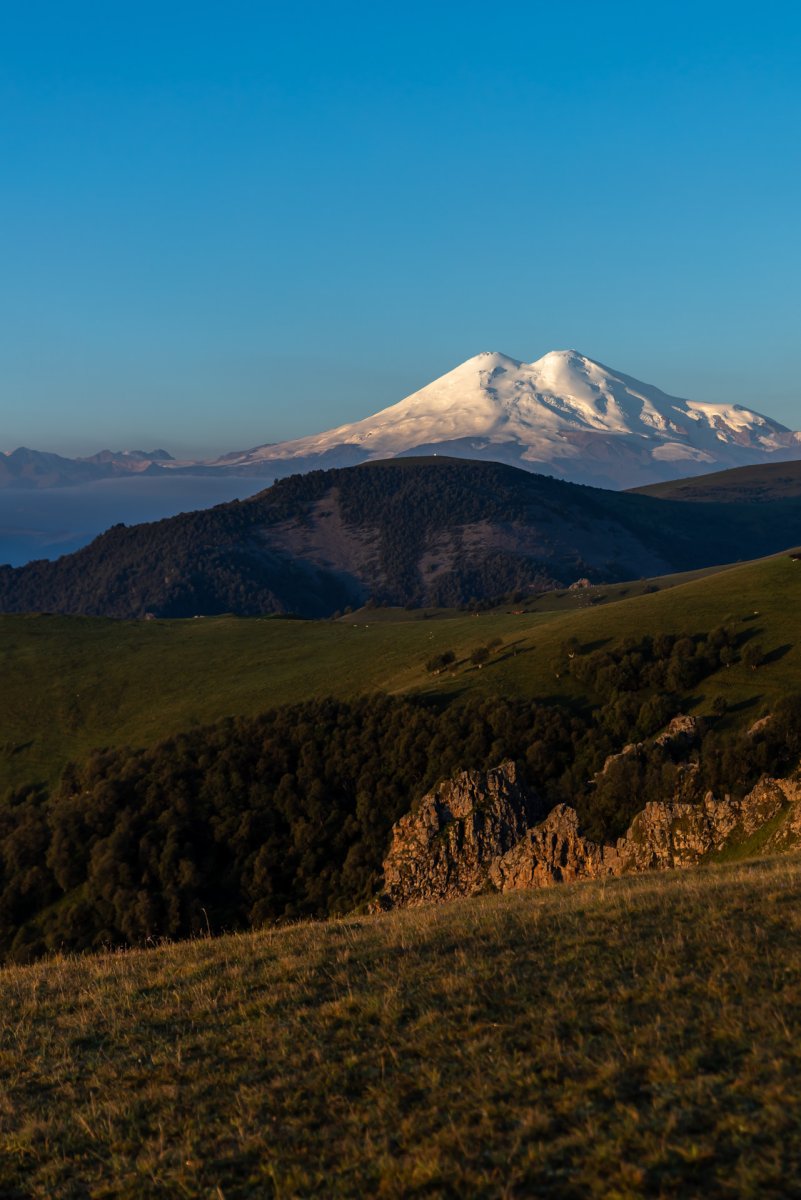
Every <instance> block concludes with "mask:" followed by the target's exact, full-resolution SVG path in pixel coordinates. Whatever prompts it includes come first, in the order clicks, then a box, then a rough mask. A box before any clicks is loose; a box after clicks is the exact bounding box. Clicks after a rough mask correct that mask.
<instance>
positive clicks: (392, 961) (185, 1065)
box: [0, 858, 801, 1200]
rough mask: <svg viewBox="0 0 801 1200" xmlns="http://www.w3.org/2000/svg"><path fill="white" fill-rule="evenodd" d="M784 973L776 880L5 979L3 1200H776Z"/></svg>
mask: <svg viewBox="0 0 801 1200" xmlns="http://www.w3.org/2000/svg"><path fill="white" fill-rule="evenodd" d="M800 948H801V865H799V861H798V859H797V858H793V859H785V860H783V861H776V860H774V861H772V862H764V863H759V864H750V865H744V866H736V867H731V866H729V867H725V868H716V869H711V870H710V869H707V870H701V871H693V872H688V873H682V874H679V875H656V876H644V877H641V878H639V879H635V880H620V881H617V882H614V883H612V884H585V885H576V886H574V887H569V888H555V889H551V890H549V891H546V892H535V893H531V892H529V893H517V894H514V895H510V896H500V897H486V898H481V899H477V900H471V901H462V902H457V903H454V904H450V905H442V906H438V907H434V908H427V909H416V910H411V911H401V912H397V913H391V914H389V915H386V916H381V917H373V918H364V917H359V918H351V919H348V920H344V921H342V920H339V921H332V922H328V923H324V924H303V925H298V926H295V927H292V928H288V929H281V930H265V931H263V932H260V933H256V934H248V935H241V936H238V937H226V938H221V939H219V940H206V939H203V940H201V941H194V942H187V943H182V944H178V945H167V946H161V947H159V948H157V949H152V950H147V951H138V952H134V953H128V954H114V955H103V956H101V957H97V958H83V959H65V958H55V959H53V960H52V961H49V962H45V963H42V964H39V965H36V966H32V967H11V968H6V969H5V970H0V1193H2V1194H3V1195H4V1196H9V1197H15V1196H19V1197H23V1196H47V1197H49V1198H51V1200H68V1198H70V1197H76V1196H84V1195H94V1196H111V1195H114V1196H131V1197H133V1196H154V1197H155V1196H165V1197H166V1196H186V1197H198V1198H199V1197H207V1196H225V1197H226V1200H249V1198H250V1197H253V1196H264V1197H279V1196H280V1197H294V1196H326V1197H332V1198H335V1197H342V1198H344V1197H352V1196H383V1197H387V1198H388V1200H392V1198H400V1197H407V1196H412V1195H419V1196H424V1195H425V1196H432V1197H433V1196H437V1197H446V1196H447V1197H450V1196H454V1197H455V1196H484V1197H499V1196H508V1197H523V1196H538V1197H548V1198H551V1200H562V1198H564V1197H576V1198H578V1197H595V1198H597V1200H606V1198H607V1197H610V1196H619V1197H632V1198H634V1197H640V1196H651V1197H665V1198H667V1197H671V1198H675V1200H679V1198H683V1197H688V1196H705V1197H715V1198H718V1197H720V1198H724V1197H732V1196H751V1197H760V1198H766V1200H784V1198H785V1197H787V1196H792V1195H795V1194H796V1185H795V1183H794V1182H793V1181H794V1180H796V1179H797V1178H798V1169H799V1153H798V1146H799V1139H801V949H800ZM3 1051H4V1053H3ZM45 1131H46V1133H45Z"/></svg>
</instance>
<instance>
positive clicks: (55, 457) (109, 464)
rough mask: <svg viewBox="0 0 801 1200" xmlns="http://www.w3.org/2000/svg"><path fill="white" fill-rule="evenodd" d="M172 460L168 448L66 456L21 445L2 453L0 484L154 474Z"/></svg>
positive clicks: (31, 484) (38, 484)
mask: <svg viewBox="0 0 801 1200" xmlns="http://www.w3.org/2000/svg"><path fill="white" fill-rule="evenodd" d="M171 462H174V459H173V458H172V455H170V454H168V453H167V451H166V450H100V451H99V452H98V453H97V454H92V455H90V456H89V457H87V458H66V457H65V456H64V455H61V454H50V453H48V452H47V451H44V450H30V449H28V447H27V446H19V447H17V449H16V450H12V451H10V452H7V453H0V488H8V487H18V488H48V487H69V486H70V485H75V484H81V483H93V482H94V481H95V480H98V479H114V478H119V477H122V476H125V475H128V476H131V475H146V474H152V473H153V471H154V470H155V471H159V470H160V469H161V467H162V466H163V465H164V464H166V463H171Z"/></svg>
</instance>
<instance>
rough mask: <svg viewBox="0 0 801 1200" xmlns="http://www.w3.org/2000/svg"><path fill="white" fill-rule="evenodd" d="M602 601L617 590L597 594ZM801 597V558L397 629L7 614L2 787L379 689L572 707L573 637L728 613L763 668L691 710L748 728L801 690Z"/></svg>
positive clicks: (686, 623)
mask: <svg viewBox="0 0 801 1200" xmlns="http://www.w3.org/2000/svg"><path fill="white" fill-rule="evenodd" d="M622 586H623V588H626V587H628V586H629V585H622ZM641 586H642V585H631V587H632V588H633V589H636V588H639V587H641ZM619 590H622V588H621V589H619ZM606 592H610V593H611V592H612V589H596V590H595V592H594V595H593V596H590V597H589V598H590V599H598V597H599V594H600V595H604V594H605V593H606ZM618 594H619V592H618ZM578 595H579V600H581V599H582V598H583V597H582V594H581V593H579V594H578ZM800 599H801V563H797V562H794V561H792V560H791V559H790V558H789V557H788V556H787V555H781V556H779V557H776V558H771V559H766V560H762V561H760V562H757V563H747V564H744V565H742V566H737V567H733V568H731V569H729V570H726V571H722V572H720V573H717V574H711V575H707V576H704V577H702V578H700V579H693V580H691V581H690V582H688V583H685V584H681V585H678V586H675V587H672V588H670V589H664V590H659V591H656V592H652V593H649V594H643V595H634V596H630V595H629V596H626V597H625V598H624V599H623V600H622V601H620V602H618V603H610V604H607V605H589V606H588V607H586V608H582V609H580V610H577V611H566V612H560V611H556V612H530V613H526V612H523V613H518V614H515V613H512V612H508V611H498V612H492V613H483V614H481V615H480V616H470V615H459V616H454V617H451V618H447V619H439V620H399V621H388V620H386V619H369V618H370V617H371V614H369V613H362V614H360V615H359V617H358V618H354V619H353V620H352V621H348V622H343V621H340V622H319V623H317V622H300V621H289V620H276V619H269V620H260V619H236V618H214V619H211V618H209V619H205V620H198V621H148V622H114V621H105V620H99V619H91V618H66V617H43V616H36V617H33V616H32V617H15V616H5V617H0V668H1V669H2V673H3V689H2V695H0V792H2V790H4V789H5V788H7V787H10V786H19V785H20V784H22V783H25V782H31V781H38V780H41V781H45V782H47V781H52V780H54V779H55V778H56V777H57V776H58V774H59V773H60V771H61V769H62V768H63V765H64V763H65V762H66V761H67V760H69V759H75V758H82V757H83V756H85V754H86V753H87V752H88V751H89V750H90V749H92V748H93V747H96V746H114V745H122V744H130V745H150V744H153V743H154V742H156V741H158V740H160V739H162V738H164V737H166V736H168V735H170V734H173V733H176V732H178V731H180V730H183V729H187V728H190V727H192V726H193V725H197V724H204V723H207V722H209V721H214V720H217V719H218V718H220V717H222V716H226V715H249V714H254V713H258V712H261V711H263V710H265V709H267V708H269V707H271V706H274V705H282V704H287V703H292V702H295V701H298V700H302V699H306V698H309V697H312V696H319V695H325V694H331V695H336V696H340V697H349V696H354V695H359V694H363V693H366V692H370V691H374V690H385V691H388V692H391V693H405V692H413V691H424V692H427V693H439V694H441V695H442V696H443V697H447V698H453V697H456V696H459V695H464V694H467V693H471V692H473V693H475V692H477V693H479V694H487V695H492V694H499V693H500V694H503V695H506V696H521V697H527V698H528V697H539V698H547V697H553V696H565V697H569V696H571V695H576V694H577V693H576V691H575V685H574V684H572V683H571V681H570V680H569V679H567V678H564V677H563V678H559V679H557V678H556V677H555V674H554V670H553V659H554V656H555V654H556V652H557V650H558V648H559V646H560V645H561V644H562V643H563V642H564V641H565V640H567V639H569V638H571V637H575V638H577V639H578V640H579V641H580V642H581V643H582V644H583V645H589V644H593V645H595V644H598V645H601V644H606V643H610V642H611V641H614V640H619V639H622V638H625V637H627V636H629V635H631V634H632V632H636V633H637V634H640V633H646V632H652V633H658V632H665V631H667V632H680V631H687V632H691V633H693V632H702V631H708V630H710V629H712V628H713V627H715V626H716V625H719V624H720V623H721V622H722V621H724V620H726V619H727V618H729V617H733V618H734V619H735V621H736V622H737V623H738V625H739V627H740V628H741V629H742V631H743V634H748V635H749V636H750V637H751V638H752V639H753V640H754V641H758V642H761V643H762V644H763V646H764V648H765V651H766V657H767V660H768V661H767V662H766V663H765V665H764V666H760V667H759V669H758V670H756V671H754V670H752V669H750V668H749V667H747V666H745V665H744V664H743V663H735V664H734V665H733V666H731V667H729V668H726V669H725V670H721V671H719V672H718V673H717V674H716V675H715V676H713V677H712V678H711V679H710V680H708V681H705V684H704V687H703V689H702V691H701V692H700V693H699V694H698V695H693V696H689V697H688V698H687V706H688V707H689V708H691V709H693V710H695V711H701V712H703V711H708V709H709V706H710V705H711V703H712V701H713V700H714V699H715V697H716V696H722V697H723V698H724V699H725V700H726V702H727V704H728V706H729V708H730V710H732V711H731V716H730V718H729V719H730V720H732V721H735V720H753V718H754V717H755V716H757V715H758V714H759V713H760V712H761V711H762V708H763V707H769V706H770V705H771V703H772V702H774V701H775V699H776V698H777V697H778V696H780V695H781V694H782V693H784V692H787V691H794V690H797V689H798V686H799V680H801V643H799V637H798V619H797V616H796V614H797V612H798V610H799V600H800ZM578 602H579V601H577V603H578ZM378 616H379V614H378V613H376V618H378ZM496 639H500V643H501V644H500V646H498V647H496V648H494V649H493V651H492V654H491V657H490V660H489V662H487V663H486V664H485V665H484V666H483V667H482V668H478V667H476V666H473V665H472V664H471V663H470V661H469V658H470V655H471V653H472V651H473V650H474V649H476V648H477V647H478V646H481V645H484V644H487V643H490V642H493V641H495V640H496ZM447 649H453V650H454V651H455V653H456V657H457V662H456V665H455V667H454V668H453V669H451V670H449V671H446V672H443V673H441V674H439V675H432V674H430V673H429V672H428V671H427V670H426V667H425V664H426V662H427V660H428V659H429V658H431V657H432V656H433V655H435V654H437V653H441V652H442V651H444V650H447Z"/></svg>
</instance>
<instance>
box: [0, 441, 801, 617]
mask: <svg viewBox="0 0 801 1200" xmlns="http://www.w3.org/2000/svg"><path fill="white" fill-rule="evenodd" d="M799 541H801V497H799V498H797V499H790V500H783V501H777V502H775V503H772V504H762V505H758V506H752V505H746V504H743V505H736V504H720V505H715V504H708V503H704V504H699V505H693V504H688V503H686V502H682V503H678V502H676V503H674V502H670V501H665V500H655V499H653V498H651V497H646V496H638V495H631V494H624V493H620V492H608V491H602V490H600V489H597V488H589V487H581V486H579V485H576V484H571V483H565V482H563V481H561V480H556V479H552V478H549V477H547V476H541V475H532V474H529V473H528V472H525V471H520V470H517V469H516V468H513V467H507V466H504V465H501V464H498V463H483V462H462V461H460V460H454V459H442V458H437V459H402V460H393V461H389V462H379V463H369V464H364V465H362V466H358V467H352V468H345V469H341V470H331V471H314V472H311V473H310V474H308V475H303V476H292V477H291V478H289V479H284V480H281V481H280V482H278V483H276V484H274V485H273V486H272V487H271V488H268V489H267V490H266V491H264V492H261V493H259V494H258V495H257V496H254V497H251V498H250V499H248V500H243V501H234V502H233V503H230V504H222V505H219V506H217V507H216V508H212V509H206V510H203V511H200V512H194V513H185V514H182V515H180V516H177V517H172V518H169V519H167V520H163V521H158V522H155V523H153V524H147V525H138V526H132V527H125V526H121V525H117V526H114V527H113V528H111V529H110V530H108V531H107V532H106V533H104V534H103V535H102V536H101V537H99V538H96V539H95V541H94V542H92V543H91V544H90V545H89V546H87V547H85V548H84V549H82V550H79V551H77V552H76V553H75V554H71V555H66V556H64V557H63V558H61V559H59V560H57V561H56V562H46V561H41V562H35V563H30V564H28V565H27V566H25V567H21V568H17V569H13V568H11V567H3V568H0V611H2V612H26V611H58V612H65V613H83V614H93V615H105V616H113V617H139V616H143V615H144V614H145V613H147V612H152V613H155V614H157V615H160V616H165V617H180V616H191V615H194V614H198V613H204V614H214V613H222V612H235V613H240V614H243V615H247V614H257V613H270V612H297V613H299V614H301V615H304V616H312V617H314V616H327V615H330V614H332V613H333V612H335V611H336V610H339V609H342V608H344V607H345V606H346V605H349V604H352V605H355V604H360V603H363V602H364V601H365V600H366V599H367V598H368V597H373V598H375V599H376V601H378V602H386V603H392V604H413V605H414V604H423V603H425V604H434V605H454V604H464V603H467V602H469V601H470V600H471V599H474V598H475V599H481V598H485V597H488V596H497V595H499V594H501V593H505V592H509V591H512V590H514V589H541V588H547V587H549V586H553V585H554V584H566V583H570V582H572V581H573V580H575V579H577V578H578V577H582V576H586V577H587V578H589V579H590V580H593V581H615V580H622V579H633V578H640V577H643V576H650V575H656V574H663V573H666V572H669V571H675V570H679V571H681V570H692V569H694V568H697V567H703V566H708V565H712V564H716V563H725V562H732V561H736V560H739V559H745V558H753V557H758V556H760V555H764V554H769V553H772V552H774V551H779V550H781V549H784V548H785V547H787V546H790V545H795V544H796V543H798V542H799Z"/></svg>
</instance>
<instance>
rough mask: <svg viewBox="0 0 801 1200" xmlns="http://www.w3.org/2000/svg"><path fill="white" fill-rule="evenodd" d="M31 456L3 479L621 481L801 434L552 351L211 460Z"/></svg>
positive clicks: (470, 368) (701, 464)
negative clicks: (416, 468)
mask: <svg viewBox="0 0 801 1200" xmlns="http://www.w3.org/2000/svg"><path fill="white" fill-rule="evenodd" d="M279 383H280V381H279ZM37 454H38V452H36V451H28V450H26V451H24V452H23V451H15V452H14V453H13V454H6V455H0V487H14V486H28V487H36V486H42V487H49V486H57V485H59V484H64V483H70V482H80V481H85V480H88V479H93V478H97V477H99V476H101V475H103V474H104V473H106V474H109V475H114V474H119V473H132V472H135V473H137V474H140V475H142V476H148V475H154V474H155V475H162V474H164V473H173V472H182V473H189V474H197V475H215V474H226V475H242V476H248V475H255V476H257V477H258V478H263V479H264V480H265V482H270V481H272V480H275V479H279V478H284V477H285V476H287V475H293V474H296V473H297V472H303V471H310V470H314V469H318V468H328V467H347V466H354V465H355V464H357V463H360V462H366V461H371V460H374V459H383V458H394V457H397V456H403V455H414V456H421V455H429V454H447V455H449V456H451V457H457V458H479V459H491V460H493V461H496V462H506V463H509V464H511V465H513V466H519V467H522V468H523V469H525V470H529V471H535V472H543V473H545V474H549V475H555V476H557V477H559V478H563V479H568V480H571V481H573V482H576V483H589V484H593V485H595V486H599V487H609V488H626V487H636V486H640V485H645V484H649V483H654V482H657V481H660V480H668V479H675V478H678V477H681V476H686V475H695V474H701V473H703V472H705V471H714V470H716V469H721V468H728V467H737V466H744V465H748V464H752V463H759V462H764V461H772V460H775V459H777V458H784V459H788V458H798V457H801V433H794V432H792V431H790V430H789V429H787V428H785V426H783V425H780V424H779V423H778V422H777V421H774V420H772V419H771V418H769V417H766V416H762V415H761V414H760V413H758V412H756V411H754V410H752V409H750V408H745V407H743V406H742V405H739V404H733V403H730V404H727V403H723V404H709V403H704V402H702V401H698V400H684V399H680V398H679V397H676V396H670V395H668V394H667V393H666V392H663V391H661V390H660V389H659V388H657V387H654V386H652V385H651V384H648V383H642V382H640V381H639V380H636V379H633V378H632V377H631V376H629V375H626V374H623V373H622V372H620V371H617V370H613V369H612V368H610V367H606V366H604V365H603V364H602V363H599V362H594V361H593V360H592V359H590V358H587V357H586V356H585V355H582V354H579V353H578V352H577V351H575V350H554V351H551V352H550V353H549V354H545V355H544V356H543V357H542V358H539V359H537V360H536V361H535V362H519V361H518V360H517V359H514V358H510V357H509V356H508V355H505V354H497V353H483V354H477V355H475V356H474V357H473V358H469V359H468V360H467V361H466V362H463V363H462V364H461V365H460V366H458V367H456V368H454V370H452V371H448V372H447V373H446V374H445V375H442V376H440V377H439V378H438V379H435V380H434V381H433V382H432V383H429V384H427V385H426V386H425V387H423V388H421V389H420V390H419V391H416V392H414V393H413V394H412V395H410V396H407V397H406V398H405V399H403V400H401V401H400V402H399V403H397V404H393V405H391V406H390V407H389V408H385V409H382V410H381V411H380V412H377V413H375V414H374V415H373V416H370V417H366V418H365V419H364V420H360V421H355V422H352V423H349V424H345V425H340V426H337V427H336V428H335V429H331V430H328V431H327V432H325V433H319V434H314V435H312V436H309V437H301V438H296V439H293V440H291V441H284V442H278V443H275V444H265V445H260V446H256V447H255V448H254V449H250V450H245V451H235V452H232V453H228V454H225V455H223V456H221V457H219V458H215V459H213V460H209V461H204V462H187V461H183V462H181V461H176V460H174V459H170V458H169V456H167V455H166V454H165V453H164V451H153V452H150V453H146V452H141V451H137V452H133V453H129V454H127V455H126V454H111V453H110V452H104V454H102V455H96V456H93V458H92V459H81V460H69V459H59V457H58V456H56V455H41V454H40V455H39V457H38V458H37ZM40 459H41V461H39V460H40ZM142 485H143V486H146V479H144V478H143V480H142Z"/></svg>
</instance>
